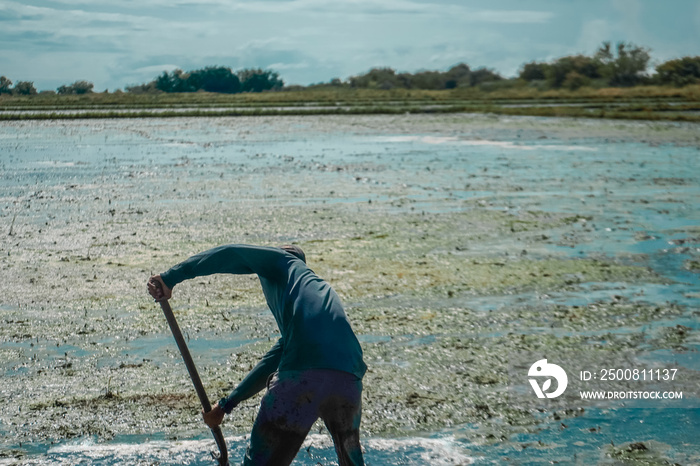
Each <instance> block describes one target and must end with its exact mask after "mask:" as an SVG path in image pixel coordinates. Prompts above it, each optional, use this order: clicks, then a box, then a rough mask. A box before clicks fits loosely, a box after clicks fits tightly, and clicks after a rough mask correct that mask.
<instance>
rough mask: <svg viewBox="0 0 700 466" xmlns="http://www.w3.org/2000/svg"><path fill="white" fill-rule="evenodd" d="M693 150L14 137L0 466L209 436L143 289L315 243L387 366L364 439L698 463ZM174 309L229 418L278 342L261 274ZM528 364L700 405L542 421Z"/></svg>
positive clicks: (276, 131) (6, 202)
mask: <svg viewBox="0 0 700 466" xmlns="http://www.w3.org/2000/svg"><path fill="white" fill-rule="evenodd" d="M698 134H700V133H698V131H697V126H693V125H688V124H673V123H643V122H642V123H639V122H637V123H627V122H615V123H610V122H603V121H594V120H557V119H538V118H529V117H524V118H511V117H490V116H474V115H442V116H429V115H423V116H415V115H407V116H404V117H396V116H385V117H377V116H374V117H373V116H366V117H365V116H354V117H340V116H335V117H279V118H211V119H186V118H183V119H168V120H158V119H148V120H91V121H61V122H24V123H20V122H12V123H9V122H8V123H2V125H1V126H0V152H1V153H2V155H0V171H2V173H3V176H2V182H1V183H0V234H1V235H2V236H3V237H4V239H3V241H2V242H1V243H0V271H1V272H0V274H1V277H2V279H1V280H0V296H2V306H1V307H0V322H2V324H3V325H2V326H0V361H2V363H1V365H0V370H1V371H2V373H3V386H2V388H0V401H2V403H0V435H1V437H2V444H0V461H4V460H3V459H2V458H7V460H8V461H9V462H10V463H8V464H13V462H17V463H18V464H22V463H24V462H28V461H35V460H36V461H43V460H45V459H46V458H49V459H50V458H51V454H50V453H49V450H50V448H51V446H52V445H59V446H60V445H67V444H68V443H67V442H71V441H73V440H76V439H78V440H79V439H94V441H95V442H96V443H97V444H99V445H101V444H105V445H109V444H110V443H111V442H122V441H123V439H124V438H131V437H128V436H135V437H133V438H138V439H143V438H162V439H164V440H166V441H167V440H169V441H174V440H178V441H181V440H187V439H198V438H202V435H203V433H202V430H203V429H202V424H201V420H200V416H199V410H198V408H197V399H196V397H195V396H194V393H193V390H192V388H191V385H190V381H189V379H188V378H187V376H186V373H185V369H184V366H183V365H182V363H181V360H180V356H179V354H178V353H177V349H176V348H175V345H174V343H173V341H172V338H171V337H170V335H169V333H168V330H167V326H166V324H165V320H164V319H163V317H162V315H161V313H160V309H159V308H158V307H157V306H156V305H154V304H153V303H152V302H150V301H149V299H148V297H147V295H146V290H145V281H146V279H147V278H148V276H149V275H150V274H152V273H158V272H161V271H163V270H165V269H166V268H167V267H169V266H170V265H173V264H174V263H176V262H178V261H180V260H182V259H184V258H186V257H188V256H189V255H191V254H193V253H196V252H198V251H200V250H203V249H206V248H209V247H213V246H216V245H219V244H222V243H230V242H244V243H255V244H267V245H278V244H282V243H288V242H294V243H297V244H299V245H300V246H301V247H303V248H304V250H305V251H306V254H307V258H308V259H309V264H310V265H311V267H312V268H313V269H314V270H315V271H316V272H317V273H318V274H319V275H321V276H322V277H325V278H326V279H328V281H329V282H330V283H331V284H332V285H333V286H334V288H335V289H336V290H337V291H338V293H339V294H340V295H341V297H342V299H343V300H344V302H345V304H346V306H347V311H348V315H349V317H350V320H351V322H352V324H353V327H354V328H355V330H356V332H357V333H358V335H359V337H360V339H361V341H362V344H363V348H364V351H365V356H366V361H367V363H368V366H369V371H368V373H367V375H366V378H365V397H364V417H363V435H364V436H365V438H366V439H367V443H368V444H371V442H378V441H379V440H380V439H402V438H408V437H410V438H413V437H437V438H443V437H444V436H450V438H456V439H457V442H458V448H459V449H460V451H461V453H460V455H467V456H468V457H470V458H471V459H472V460H474V461H476V462H484V463H489V462H502V461H506V460H515V461H523V460H532V461H545V462H546V461H562V460H564V459H567V458H568V460H569V461H570V459H571V457H572V455H578V456H576V458H578V460H580V461H584V463H582V464H588V463H589V462H600V463H603V464H605V463H607V462H610V463H611V464H612V463H613V462H615V461H617V462H625V464H666V463H663V462H662V461H668V462H669V464H671V463H673V462H679V463H681V464H692V463H694V462H697V461H700V450H699V449H698V448H697V444H696V443H694V442H691V441H690V437H687V438H686V437H684V436H683V435H684V433H685V435H688V436H690V435H691V434H690V433H691V432H697V429H698V428H699V427H700V414H699V411H698V403H697V398H698V394H697V392H696V390H697V381H698V380H700V379H698V371H700V364H699V360H698V357H697V350H698V345H699V337H698V323H697V322H698V314H699V307H698V304H699V303H700V286H699V280H698V267H697V263H698V256H699V254H698V253H699V251H700V243H699V241H700V239H699V235H698V232H699V231H700V211H699V206H698V204H697V201H696V199H698V194H700V192H699V191H700V188H699V186H700V169H699V168H700V167H698V162H697V160H698V149H699V148H700V139H699V138H698V136H697V135H698ZM171 302H172V305H173V308H174V309H175V312H176V315H177V317H178V320H179V322H180V325H181V327H182V328H183V332H184V333H185V336H186V338H187V339H188V340H189V344H190V349H191V351H192V353H193V355H194V356H195V362H196V363H197V365H198V368H199V371H200V374H201V376H202V379H203V380H204V383H205V386H206V387H207V390H208V392H209V393H210V397H211V398H212V399H217V398H218V397H220V396H222V395H223V394H225V393H226V392H227V391H229V390H230V389H231V388H232V387H233V386H234V384H235V383H237V381H239V380H240V379H241V378H242V377H243V376H244V375H245V374H246V373H247V371H248V370H250V369H251V368H252V366H253V365H254V364H255V363H256V361H257V359H258V358H259V357H260V356H261V355H262V354H264V352H265V351H266V350H267V349H268V348H269V347H270V346H271V345H272V344H273V342H274V341H275V339H276V337H277V335H278V333H277V330H276V328H275V324H274V320H273V319H272V317H271V315H269V312H268V311H266V309H265V304H264V301H263V298H262V293H261V292H260V289H259V284H258V283H257V279H256V278H255V277H247V276H243V277H241V276H238V277H230V276H216V277H203V278H199V279H196V280H193V281H191V282H187V283H183V284H182V285H179V286H178V287H177V288H176V290H175V296H174V299H173V300H172V301H171ZM522 354H527V355H530V354H533V355H535V354H536V355H540V356H542V357H544V356H546V357H549V358H550V359H551V358H558V361H559V363H560V364H561V365H562V366H567V365H569V366H571V367H574V366H575V365H576V364H581V361H585V363H586V364H587V365H588V367H605V366H606V365H609V364H610V363H611V362H613V363H614V362H615V361H616V360H617V361H619V362H626V363H633V364H641V365H643V364H647V365H648V366H649V365H652V364H653V367H658V366H659V365H660V364H664V363H669V361H672V362H673V364H676V365H675V366H674V367H679V368H680V369H679V370H680V371H681V372H682V373H683V375H684V377H683V379H682V380H680V381H679V385H678V386H677V387H679V388H680V389H683V390H684V394H686V399H684V400H682V402H683V403H685V404H682V405H680V406H679V405H676V406H679V407H681V408H685V409H686V410H687V411H686V413H685V414H684V415H683V416H677V417H676V418H675V419H676V420H675V421H669V419H673V417H672V416H670V415H669V412H670V411H675V409H672V408H669V409H657V410H654V409H650V411H649V412H647V411H644V410H643V409H642V408H636V407H630V406H628V405H625V404H622V405H621V404H619V403H612V402H611V403H608V404H603V405H600V404H598V405H585V406H584V405H580V406H579V405H576V404H570V405H567V406H566V407H565V408H562V409H558V408H557V409H547V408H544V409H542V408H540V409H536V408H533V407H532V406H531V404H529V403H528V402H526V401H523V400H522V399H518V398H515V399H514V398H513V397H512V396H510V395H509V394H508V387H509V386H510V385H512V383H513V380H512V379H513V375H512V371H511V369H510V367H511V366H512V365H513V361H514V360H515V359H516V358H515V356H514V355H522ZM623 354H624V355H625V356H624V357H623V356H620V355H623ZM616 358H617V359H616ZM531 362H534V360H533V361H531ZM650 367H651V366H650ZM525 370H527V368H525ZM256 403H257V398H255V399H252V400H250V401H249V402H246V403H244V405H243V406H242V407H240V409H238V410H237V411H236V414H235V415H234V416H230V418H229V419H227V421H226V423H225V432H226V434H227V435H229V434H230V435H243V434H245V433H246V432H247V431H248V430H249V429H250V426H251V424H252V420H253V418H254V416H255V412H256ZM647 408H648V406H647ZM651 408H653V406H652V407H651ZM688 408H690V409H688ZM639 419H641V420H642V421H644V420H647V423H646V424H644V423H643V422H641V423H638V425H637V426H636V427H635V428H626V427H625V426H626V425H628V424H629V423H630V422H632V420H635V421H636V420H639ZM660 420H664V421H665V424H661V422H660ZM563 425H565V426H567V427H562V426H563ZM601 425H604V427H603V428H602V429H601ZM574 426H576V427H574ZM570 429H576V434H574V435H572V434H570V432H572V430H570ZM314 431H315V432H319V431H320V432H322V431H323V428H322V426H321V425H320V424H319V425H318V426H317V427H315V428H314ZM204 435H206V432H205V433H204ZM125 436H127V437H125ZM650 440H651V443H650V442H649V441H650ZM140 441H141V440H134V442H136V443H138V442H140ZM611 442H612V444H614V445H618V444H619V445H621V447H613V446H611ZM242 443H243V444H244V442H242ZM628 444H629V446H625V445H628ZM639 445H644V446H645V448H646V450H642V449H641V448H638V447H639ZM406 455H408V456H407V457H410V455H409V454H408V453H406ZM370 456H371V453H370ZM457 456H459V455H457ZM465 457H466V456H465ZM649 458H652V459H653V461H657V462H656V463H654V462H653V461H652V460H650V459H649ZM300 461H301V460H300ZM400 461H401V460H400V458H399V459H397V463H396V464H406V463H401V462H400ZM465 461H466V460H465ZM645 461H646V462H645ZM649 461H652V462H649ZM3 464H4V463H3ZM310 464H315V463H310ZM411 464H412V463H411ZM417 464H420V463H417Z"/></svg>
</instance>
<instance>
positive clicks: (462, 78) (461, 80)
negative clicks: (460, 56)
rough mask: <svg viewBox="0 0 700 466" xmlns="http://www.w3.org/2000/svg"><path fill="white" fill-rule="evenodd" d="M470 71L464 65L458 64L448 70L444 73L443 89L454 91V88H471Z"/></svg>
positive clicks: (467, 66)
mask: <svg viewBox="0 0 700 466" xmlns="http://www.w3.org/2000/svg"><path fill="white" fill-rule="evenodd" d="M471 77H472V70H471V69H470V68H469V65H467V64H466V63H460V64H458V65H455V66H453V67H452V68H450V69H449V70H448V71H447V73H445V79H444V87H445V89H454V88H456V87H466V86H471V83H472V81H471Z"/></svg>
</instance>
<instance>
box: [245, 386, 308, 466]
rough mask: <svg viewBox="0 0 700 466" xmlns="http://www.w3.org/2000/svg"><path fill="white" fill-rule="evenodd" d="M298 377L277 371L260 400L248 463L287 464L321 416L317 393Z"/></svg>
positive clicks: (263, 464)
mask: <svg viewBox="0 0 700 466" xmlns="http://www.w3.org/2000/svg"><path fill="white" fill-rule="evenodd" d="M311 388H312V387H309V386H308V384H306V383H303V384H300V383H299V380H297V378H296V377H293V378H287V377H283V378H282V380H280V378H279V375H278V374H275V375H274V376H273V378H272V380H271V381H270V384H269V386H268V390H267V392H266V393H265V395H264V396H263V398H262V401H261V403H260V410H259V411H258V417H257V418H256V419H255V424H254V425H253V430H252V432H251V434H250V446H249V447H248V450H247V451H246V455H245V458H244V460H243V465H244V466H248V465H250V466H266V465H269V466H286V465H289V464H290V463H291V462H292V461H293V460H294V457H295V456H296V455H297V452H298V451H299V448H301V444H302V443H303V442H304V439H305V438H306V434H307V433H308V432H309V429H311V426H312V425H313V423H314V422H315V421H316V419H317V418H318V411H317V406H313V404H314V403H313V402H314V401H315V398H316V396H315V393H313V390H311Z"/></svg>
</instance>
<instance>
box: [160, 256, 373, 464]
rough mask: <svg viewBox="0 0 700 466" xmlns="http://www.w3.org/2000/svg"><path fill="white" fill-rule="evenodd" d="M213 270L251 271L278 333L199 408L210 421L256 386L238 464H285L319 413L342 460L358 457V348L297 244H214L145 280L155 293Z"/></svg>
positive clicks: (165, 295) (164, 293)
mask: <svg viewBox="0 0 700 466" xmlns="http://www.w3.org/2000/svg"><path fill="white" fill-rule="evenodd" d="M216 273H232V274H253V273H254V274H257V275H258V276H259V277H260V283H261V285H262V290H263V293H264V294H265V299H266V300H267V304H268V306H269V308H270V311H272V314H273V315H274V317H275V320H276V322H277V326H278V327H279V330H280V333H281V334H282V336H281V338H280V339H279V340H278V341H277V343H276V344H275V345H274V346H273V347H272V349H271V350H270V351H268V352H267V354H265V356H263V358H262V360H261V361H260V362H259V363H258V364H257V365H256V366H255V367H254V368H253V370H251V371H250V373H249V374H248V375H247V376H246V377H245V378H244V379H243V381H241V383H240V384H239V385H238V386H237V387H236V388H235V389H234V390H233V391H232V392H231V394H230V395H229V396H228V397H225V398H222V399H221V400H220V401H219V403H218V404H217V405H215V406H214V407H213V408H212V410H211V411H209V412H208V413H204V422H206V423H207V425H209V426H210V427H214V426H217V425H219V424H221V422H222V421H223V418H224V414H230V413H231V411H232V410H233V408H234V407H236V405H238V404H239V403H240V402H242V401H244V400H246V399H248V398H250V397H252V396H253V395H255V394H256V393H258V392H259V391H261V390H262V389H263V388H265V387H267V392H266V393H265V395H264V396H263V398H262V401H261V404H260V410H259V412H258V416H257V418H256V420H255V424H254V425H253V430H252V432H251V436H250V445H249V447H248V450H247V452H246V456H245V460H244V462H243V464H244V465H256V466H257V465H274V466H279V465H288V464H290V463H291V462H292V460H293V459H294V457H295V456H296V454H297V452H298V451H299V448H300V447H301V444H302V443H303V441H304V439H305V438H306V435H307V433H308V432H309V430H310V429H311V426H312V425H313V423H314V422H315V421H316V419H318V418H319V417H320V418H321V419H323V421H324V422H325V424H326V427H327V428H328V431H329V432H330V434H331V436H332V438H333V443H334V444H335V449H336V452H337V454H338V461H339V464H340V465H341V466H345V465H363V464H364V462H363V458H362V451H361V449H360V438H359V428H360V418H361V395H362V377H363V375H364V373H365V371H366V369H367V366H366V365H365V363H364V361H363V360H362V349H361V347H360V344H359V342H358V341H357V338H356V336H355V334H354V333H353V331H352V328H351V327H350V322H349V321H348V318H347V316H346V314H345V311H344V310H343V306H342V304H341V302H340V298H339V297H338V295H337V294H336V293H335V291H333V289H332V288H331V287H330V285H329V284H328V283H327V282H325V281H324V280H322V279H320V278H319V277H318V276H317V275H316V274H315V273H314V272H313V271H312V270H311V269H310V268H309V267H307V265H306V257H305V255H304V252H303V251H302V250H301V249H300V248H299V247H297V246H283V247H282V248H272V247H258V246H248V245H236V244H234V245H228V246H220V247H218V248H214V249H211V250H208V251H205V252H202V253H200V254H197V255H195V256H192V257H190V258H189V259H187V260H186V261H184V262H182V263H180V264H178V265H176V266H174V267H172V268H171V269H170V270H168V271H167V272H165V273H163V274H161V275H155V276H153V277H151V278H150V279H149V281H148V290H149V292H150V294H151V295H152V296H153V297H154V298H155V299H156V300H161V299H169V298H170V297H171V296H172V289H173V287H175V285H177V284H178V283H180V282H182V281H184V280H187V279H191V278H195V277H200V276H203V275H211V274H216Z"/></svg>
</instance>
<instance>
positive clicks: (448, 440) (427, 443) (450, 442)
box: [0, 434, 473, 466]
mask: <svg viewBox="0 0 700 466" xmlns="http://www.w3.org/2000/svg"><path fill="white" fill-rule="evenodd" d="M226 443H227V445H228V446H229V459H230V461H231V464H232V465H235V464H240V462H241V460H242V455H243V453H244V451H245V448H246V447H247V444H248V437H247V436H231V437H227V438H226ZM362 444H363V447H364V450H365V461H366V462H367V464H368V465H372V464H375V465H393V464H396V465H399V464H400V465H415V466H422V465H426V464H430V465H435V466H454V465H466V464H471V463H472V462H473V459H472V458H471V457H470V456H468V455H467V452H466V449H465V445H464V444H462V443H460V442H459V441H457V440H455V439H454V437H451V436H445V437H437V438H420V437H407V438H369V439H363V441H362ZM213 450H216V446H215V444H214V441H213V440H209V439H206V440H204V439H203V440H172V441H167V440H150V441H144V442H142V443H136V442H134V443H97V442H95V441H94V440H93V439H81V440H79V441H74V442H70V443H65V444H62V445H58V446H54V447H52V448H50V449H49V450H48V451H47V452H46V453H45V454H42V455H38V456H28V457H24V458H21V459H20V460H19V461H18V460H17V459H14V460H11V462H9V463H6V462H4V461H5V460H4V459H3V460H0V465H4V464H32V465H48V464H52V465H53V464H66V465H68V464H71V465H72V464H95V465H138V464H160V465H166V464H173V465H175V464H182V465H213V464H216V463H215V462H214V461H213V460H212V457H211V451H213ZM319 463H321V464H324V465H333V464H337V458H336V455H335V450H334V448H333V442H332V441H331V439H330V437H329V436H328V435H325V434H312V435H309V436H308V437H307V439H306V440H305V442H304V444H303V445H302V448H301V449H300V450H299V454H298V455H297V458H296V459H295V461H294V463H293V464H294V465H299V466H301V465H314V466H316V465H317V464H319Z"/></svg>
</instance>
